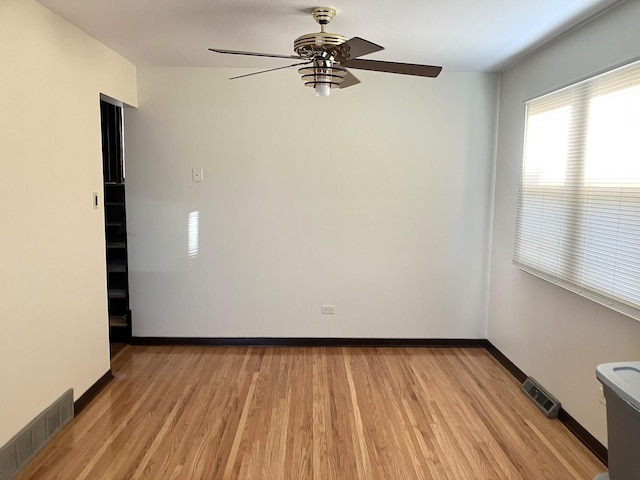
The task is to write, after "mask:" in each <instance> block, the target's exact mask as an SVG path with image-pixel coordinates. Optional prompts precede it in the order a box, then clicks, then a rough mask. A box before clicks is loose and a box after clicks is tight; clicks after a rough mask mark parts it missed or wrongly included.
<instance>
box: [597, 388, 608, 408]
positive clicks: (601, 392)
mask: <svg viewBox="0 0 640 480" xmlns="http://www.w3.org/2000/svg"><path fill="white" fill-rule="evenodd" d="M598 392H599V393H600V395H599V398H598V401H599V402H600V403H601V404H603V405H606V404H607V399H606V398H605V397H604V390H603V388H602V385H598Z"/></svg>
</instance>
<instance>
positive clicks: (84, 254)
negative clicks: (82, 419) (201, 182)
mask: <svg viewBox="0 0 640 480" xmlns="http://www.w3.org/2000/svg"><path fill="white" fill-rule="evenodd" d="M0 72H2V73H0V92H1V96H2V101H1V103H0V105H1V106H0V219H1V221H2V227H0V228H1V231H2V233H1V234H0V265H1V267H0V269H1V271H2V275H0V292H2V293H1V296H0V298H1V300H0V328H1V329H2V330H1V331H0V392H1V393H0V445H3V444H4V443H6V442H7V441H8V440H9V439H10V438H11V437H12V436H13V435H14V434H16V433H17V432H18V431H19V430H20V429H21V428H22V427H23V426H24V425H26V424H27V423H28V422H29V421H30V420H32V418H33V417H35V416H36V415H37V414H39V413H40V412H41V411H42V410H43V409H44V408H45V407H46V406H48V405H49V404H51V403H52V402H53V401H54V400H55V399H56V398H58V397H59V396H60V395H61V394H62V393H63V392H64V391H65V390H67V389H68V388H73V389H74V390H75V395H76V398H77V397H78V396H79V395H81V394H82V393H84V392H85V391H86V389H87V388H88V387H90V386H91V385H92V384H93V383H94V382H95V381H96V380H98V379H99V378H100V377H101V376H102V375H103V374H104V373H105V372H106V371H107V370H108V369H109V344H108V326H107V323H108V319H107V305H106V280H105V277H106V274H105V251H104V217H103V210H102V207H100V208H99V209H96V210H94V209H93V208H92V192H94V191H95V192H101V191H102V158H101V144H100V142H101V139H100V110H99V100H100V99H99V95H100V93H101V92H103V93H105V94H107V95H109V96H111V97H114V98H119V99H121V100H123V101H125V102H127V103H129V104H135V103H136V83H135V75H136V72H135V67H134V66H133V65H132V64H131V63H129V62H127V61H126V60H124V59H123V58H122V57H120V56H118V55H116V54H115V53H113V52H112V51H111V50H109V49H107V48H105V47H104V46H103V45H101V44H99V43H98V42H96V41H95V40H94V39H92V38H90V37H88V36H87V35H86V34H85V33H83V32H81V31H80V30H78V29H77V28H75V27H73V26H72V25H70V24H69V23H67V22H65V21H63V20H62V19H61V18H60V17H58V16H56V15H54V14H53V13H51V12H50V11H49V10H47V9H46V8H44V7H42V6H41V5H40V4H38V3H35V2H33V1H31V0H2V1H1V2H0ZM100 196H102V195H100Z"/></svg>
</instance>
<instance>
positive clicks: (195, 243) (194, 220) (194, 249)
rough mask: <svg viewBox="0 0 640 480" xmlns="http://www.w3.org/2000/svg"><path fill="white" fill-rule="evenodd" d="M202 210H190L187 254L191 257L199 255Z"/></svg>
mask: <svg viewBox="0 0 640 480" xmlns="http://www.w3.org/2000/svg"><path fill="white" fill-rule="evenodd" d="M199 224H200V212H189V219H188V222H187V255H188V256H189V259H192V258H195V257H197V256H198V252H199V237H200V226H199Z"/></svg>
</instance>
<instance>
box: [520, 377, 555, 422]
mask: <svg viewBox="0 0 640 480" xmlns="http://www.w3.org/2000/svg"><path fill="white" fill-rule="evenodd" d="M522 391H523V392H524V393H526V394H527V396H528V397H529V398H530V399H531V400H532V401H533V403H535V404H536V405H537V406H538V408H539V409H540V410H542V412H543V413H544V414H545V415H546V416H547V417H549V418H556V417H557V416H558V412H560V402H559V401H558V400H556V399H555V398H553V397H552V396H551V395H550V394H549V392H547V391H546V390H545V389H544V388H542V387H541V386H540V384H539V383H538V382H536V381H535V380H534V379H533V378H531V377H529V378H527V379H526V380H525V381H524V383H523V384H522Z"/></svg>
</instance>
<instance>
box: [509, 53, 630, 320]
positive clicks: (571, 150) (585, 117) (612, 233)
mask: <svg viewBox="0 0 640 480" xmlns="http://www.w3.org/2000/svg"><path fill="white" fill-rule="evenodd" d="M526 107H527V108H526V112H527V113H526V130H525V141H524V158H523V168H522V176H521V181H520V192H519V197H518V216H517V228H516V239H515V251H514V263H515V264H516V265H517V266H518V267H520V268H521V269H523V270H525V271H528V272H529V273H532V274H534V275H538V276H539V277H542V278H544V279H546V280H549V281H551V282H553V283H556V284H558V285H560V286H562V287H564V288H567V289H569V290H571V291H573V292H575V293H578V294H580V295H583V296H585V297H588V298H591V299H592V300H595V301H597V302H599V303H601V304H603V305H607V306H609V307H611V308H613V309H614V310H617V311H619V312H622V313H624V314H626V315H629V316H631V317H633V318H636V319H638V320H640V62H635V63H633V64H630V65H627V66H625V67H622V68H618V69H616V70H613V71H611V72H608V73H605V74H603V75H599V76H597V77H593V78H591V79H588V80H585V81H583V82H580V83H577V84H575V85H572V86H570V87H567V88H563V89H561V90H558V91H556V92H553V93H550V94H548V95H544V96H542V97H539V98H536V99H534V100H531V101H529V102H527V104H526Z"/></svg>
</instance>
